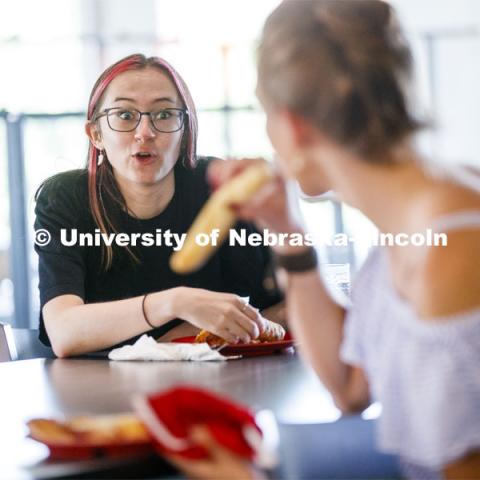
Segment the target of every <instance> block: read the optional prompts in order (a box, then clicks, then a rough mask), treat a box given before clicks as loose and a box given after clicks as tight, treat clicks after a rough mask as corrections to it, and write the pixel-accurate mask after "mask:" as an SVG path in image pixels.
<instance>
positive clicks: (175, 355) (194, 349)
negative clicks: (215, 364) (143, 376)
mask: <svg viewBox="0 0 480 480" xmlns="http://www.w3.org/2000/svg"><path fill="white" fill-rule="evenodd" d="M108 358H109V359H110V360H151V361H154V360H160V361H172V360H191V361H196V362H205V361H212V360H214V361H216V360H227V357H224V356H223V355H221V354H220V353H219V352H217V351H215V350H212V349H211V348H210V347H209V346H208V344H207V343H158V342H157V341H156V340H155V339H154V338H152V337H149V336H148V335H142V336H141V337H140V338H139V339H138V340H137V341H136V342H135V343H134V344H133V345H125V346H123V347H120V348H115V349H114V350H112V351H111V352H110V353H109V354H108Z"/></svg>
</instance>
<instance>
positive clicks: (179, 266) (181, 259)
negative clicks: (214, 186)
mask: <svg viewBox="0 0 480 480" xmlns="http://www.w3.org/2000/svg"><path fill="white" fill-rule="evenodd" d="M273 178H274V174H273V172H272V169H271V168H270V167H269V165H268V164H267V163H265V162H261V163H260V162H259V163H255V164H253V165H252V166H249V167H247V168H245V169H244V170H243V171H242V172H241V173H239V174H238V175H235V176H234V177H233V178H231V179H229V180H228V181H227V182H226V183H224V184H223V185H222V186H221V187H220V188H219V189H218V190H216V191H215V193H213V195H212V196H211V197H210V199H209V200H208V201H207V203H206V204H205V205H204V207H203V208H202V210H201V211H200V213H199V214H198V216H197V218H196V219H195V221H194V222H193V224H192V226H191V227H190V229H189V231H188V232H187V239H186V241H185V244H184V246H183V248H182V249H181V250H179V251H177V252H175V253H174V254H173V255H172V256H171V257H170V267H171V269H172V270H173V271H174V272H176V273H184V274H185V273H190V272H193V271H195V270H197V269H199V268H200V267H201V266H202V265H203V264H204V263H205V262H206V261H207V260H208V259H209V258H210V256H211V255H212V254H213V253H214V251H215V250H216V249H217V248H218V247H219V246H220V245H221V244H222V243H223V241H224V240H225V238H226V237H227V235H228V232H229V229H230V228H231V227H232V226H233V225H234V224H235V222H236V221H237V215H236V213H235V211H234V210H233V209H232V205H241V204H243V203H245V202H247V201H248V200H250V199H251V198H252V196H253V195H254V194H255V193H256V192H258V191H259V190H260V189H261V188H262V187H263V186H264V185H265V184H266V183H267V182H268V181H270V180H271V179H273ZM215 228H218V229H219V231H220V233H219V237H218V240H217V245H210V244H209V245H206V246H203V247H201V246H199V245H198V244H197V242H196V239H197V235H198V234H200V233H206V234H210V233H211V232H212V230H213V229H215Z"/></svg>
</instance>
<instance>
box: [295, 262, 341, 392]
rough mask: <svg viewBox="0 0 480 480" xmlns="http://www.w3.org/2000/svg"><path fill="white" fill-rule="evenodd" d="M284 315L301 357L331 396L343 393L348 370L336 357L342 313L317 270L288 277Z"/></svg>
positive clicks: (337, 354)
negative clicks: (297, 344)
mask: <svg viewBox="0 0 480 480" xmlns="http://www.w3.org/2000/svg"><path fill="white" fill-rule="evenodd" d="M287 316H288V321H289V325H290V327H291V329H292V332H293V335H294V337H295V339H296V340H297V341H298V343H299V345H300V351H301V353H302V355H303V356H304V357H305V358H306V360H307V361H308V363H309V364H310V365H311V366H312V367H313V369H314V370H315V372H316V373H317V374H318V376H319V377H320V379H321V380H322V382H323V383H324V384H325V386H326V387H327V388H328V389H329V390H330V391H331V392H332V394H334V395H335V394H336V393H339V392H342V391H343V390H344V389H345V388H346V385H347V382H348V369H349V367H348V365H346V364H345V363H343V362H342V361H341V359H340V356H339V349H340V344H341V341H342V338H343V323H344V316H345V310H344V308H343V307H341V306H340V305H338V304H337V303H335V302H334V301H333V300H332V299H331V298H330V296H329V295H328V293H327V291H326V290H325V287H324V285H323V283H322V280H321V278H320V274H319V273H318V272H317V271H316V270H312V271H308V272H302V273H290V274H288V277H287Z"/></svg>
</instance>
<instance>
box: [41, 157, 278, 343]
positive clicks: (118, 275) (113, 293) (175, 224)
mask: <svg viewBox="0 0 480 480" xmlns="http://www.w3.org/2000/svg"><path fill="white" fill-rule="evenodd" d="M208 161H209V160H208V159H206V158H200V159H199V161H198V163H197V166H196V167H195V168H194V169H190V168H187V167H184V166H183V165H182V163H181V162H180V161H179V162H177V165H176V166H175V194H174V196H173V198H172V200H171V201H170V203H169V204H168V205H167V207H166V209H165V210H164V211H163V212H162V213H160V214H159V215H157V216H156V217H154V218H150V219H147V220H141V219H137V218H133V217H132V216H130V215H129V214H128V213H126V212H125V211H123V210H122V209H121V208H119V207H112V205H110V206H109V208H110V209H111V208H114V209H115V211H114V212H112V211H109V213H113V214H114V218H115V220H116V222H117V225H118V227H117V229H118V232H122V233H123V232H124V233H127V234H133V233H135V234H144V233H152V234H154V235H155V234H156V233H157V232H158V231H159V230H161V232H165V231H166V230H170V232H172V233H178V234H182V233H185V232H187V230H188V228H189V226H190V225H191V223H192V222H193V220H194V218H195V217H196V215H197V213H198V212H199V210H200V209H201V207H202V206H203V204H204V203H205V201H206V200H207V198H208V196H209V194H210V190H209V186H208V183H207V181H206V177H205V174H206V167H207V165H208ZM35 214H36V219H35V230H39V229H46V230H47V231H48V232H49V233H50V235H51V241H50V243H49V244H48V245H46V246H42V247H40V246H38V245H36V246H35V250H36V251H37V253H38V255H39V290H40V305H41V308H43V306H44V305H45V304H46V303H47V302H48V301H49V300H51V299H53V298H55V297H57V296H59V295H65V294H73V295H77V296H79V297H81V298H82V299H83V300H84V302H85V303H94V302H106V301H111V300H119V299H125V298H131V297H136V296H139V295H144V294H146V293H150V292H156V291H160V290H165V289H168V288H172V287H177V286H188V287H197V288H204V289H207V290H212V291H218V292H231V293H236V294H238V295H240V296H249V297H250V303H251V304H252V305H253V306H255V307H256V308H259V309H264V308H267V307H269V306H271V305H273V304H275V303H277V302H279V301H280V300H281V294H280V293H279V292H278V291H277V290H274V291H271V290H267V289H265V288H264V283H265V282H264V277H265V272H266V269H267V267H268V265H269V263H270V256H269V251H268V248H266V247H251V246H238V245H236V246H230V245H228V243H226V244H224V245H223V246H222V247H221V248H220V249H219V250H218V251H217V252H216V254H215V255H214V256H213V257H212V258H211V259H210V260H209V261H208V263H207V264H206V265H205V266H204V267H203V268H201V269H200V270H199V271H198V272H195V273H192V274H189V275H181V276H180V275H177V274H175V273H174V272H172V271H171V270H170V268H169V265H168V262H169V257H170V255H171V254H172V251H173V247H168V246H165V245H162V246H142V245H137V246H136V247H130V248H132V250H133V251H134V253H135V255H136V256H137V257H138V258H139V260H140V262H137V263H136V262H135V261H133V260H132V258H131V257H130V256H129V255H128V254H127V253H126V252H125V250H124V248H121V247H118V246H114V249H113V251H114V259H113V265H112V267H111V268H110V269H109V270H108V271H105V270H104V268H103V266H102V247H100V246H78V245H76V246H65V245H63V244H62V243H61V242H60V230H61V229H66V230H67V232H68V235H67V240H70V239H71V237H70V230H71V229H76V230H77V233H78V235H80V233H95V231H97V232H99V230H98V227H97V225H96V224H95V222H94V220H93V216H92V215H91V213H90V209H89V200H88V176H87V171H86V170H72V171H68V172H64V173H60V174H58V175H55V176H54V177H51V178H50V179H48V180H47V181H46V182H45V184H44V185H43V187H42V189H41V191H40V193H39V195H38V198H37V203H36V208H35ZM235 228H237V229H239V228H245V229H246V230H247V233H251V232H253V231H254V229H253V226H252V225H251V224H247V223H238V224H237V225H236V227H235ZM180 323H181V320H178V319H176V320H173V321H171V322H169V323H167V324H166V325H164V326H162V327H160V328H158V329H156V330H155V331H153V332H152V334H153V335H154V336H160V335H163V334H164V333H166V332H167V331H168V330H170V329H171V328H173V327H175V326H176V325H178V324H180ZM136 338H138V337H135V338H134V339H130V340H129V341H127V342H132V341H134V340H135V339H136ZM40 340H41V341H42V342H43V343H45V344H46V345H49V344H50V341H49V338H48V335H47V333H46V331H45V326H44V323H43V317H42V313H41V310H40ZM123 343H126V342H123Z"/></svg>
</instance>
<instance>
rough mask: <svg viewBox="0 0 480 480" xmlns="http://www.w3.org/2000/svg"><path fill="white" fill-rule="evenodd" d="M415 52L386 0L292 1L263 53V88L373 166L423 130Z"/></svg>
mask: <svg viewBox="0 0 480 480" xmlns="http://www.w3.org/2000/svg"><path fill="white" fill-rule="evenodd" d="M411 63H412V62H411V54H410V50H409V48H408V45H407V42H406V41H405V39H404V37H403V35H402V32H401V30H400V28H399V25H398V23H397V21H396V17H395V13H394V11H393V9H392V8H391V7H390V6H389V5H388V4H387V3H385V2H383V1H380V0H285V1H284V2H282V3H281V4H280V5H279V7H277V9H276V10H275V11H274V12H273V13H272V14H271V15H270V16H269V18H268V19H267V22H266V24H265V27H264V31H263V36H262V41H261V44H260V47H259V52H258V89H259V92H260V93H261V95H262V96H263V97H264V98H265V99H266V101H267V102H270V103H271V104H273V105H276V106H283V107H286V108H288V109H290V110H291V111H292V112H295V113H297V114H298V115H300V116H302V117H304V118H305V119H307V120H309V121H310V122H311V123H312V124H314V125H315V126H316V127H318V128H319V129H320V130H321V131H322V132H323V133H325V134H326V135H328V136H330V137H331V138H332V139H334V140H335V141H337V142H338V143H340V144H342V145H344V146H346V147H348V148H350V149H351V150H353V151H354V152H357V153H359V154H361V155H362V156H365V157H367V158H368V159H369V160H372V161H382V160H383V159H385V158H386V157H385V155H384V154H385V153H386V152H388V151H389V150H390V148H391V147H392V146H393V145H395V144H396V143H398V142H399V141H401V140H403V139H404V138H405V137H407V136H409V135H410V134H412V133H414V132H415V131H417V130H418V129H419V128H421V127H422V126H423V125H422V124H421V123H420V122H419V121H417V120H416V119H415V118H414V117H413V115H412V114H411V113H410V112H409V108H408V102H407V95H406V85H407V81H408V80H409V79H410V74H411Z"/></svg>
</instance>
